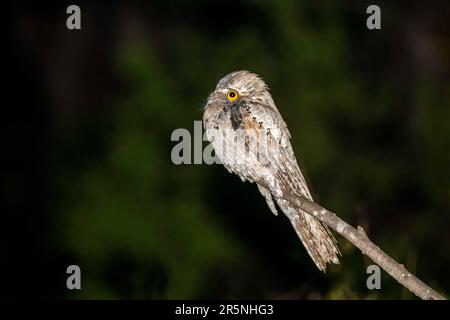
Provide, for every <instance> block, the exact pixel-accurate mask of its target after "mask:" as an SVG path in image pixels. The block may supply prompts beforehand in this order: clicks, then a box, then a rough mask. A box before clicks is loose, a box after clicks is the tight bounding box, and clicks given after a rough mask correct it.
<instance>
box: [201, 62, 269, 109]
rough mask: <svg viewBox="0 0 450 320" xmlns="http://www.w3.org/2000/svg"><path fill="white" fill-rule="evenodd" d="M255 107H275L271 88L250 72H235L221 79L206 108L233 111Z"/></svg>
mask: <svg viewBox="0 0 450 320" xmlns="http://www.w3.org/2000/svg"><path fill="white" fill-rule="evenodd" d="M254 105H259V106H263V107H264V106H266V107H272V106H275V105H274V102H273V99H272V96H271V95H270V92H269V88H268V87H267V85H266V84H265V83H264V81H263V80H262V79H261V78H260V77H259V76H258V75H256V74H254V73H252V72H249V71H245V70H244V71H235V72H232V73H229V74H227V75H226V76H225V77H223V78H222V79H220V81H219V82H218V83H217V86H216V88H215V89H214V91H213V92H212V93H211V94H210V95H209V97H208V101H207V103H206V106H205V108H209V107H222V108H225V109H233V108H235V107H242V106H246V107H249V108H251V107H252V106H254Z"/></svg>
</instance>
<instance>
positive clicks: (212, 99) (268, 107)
mask: <svg viewBox="0 0 450 320" xmlns="http://www.w3.org/2000/svg"><path fill="white" fill-rule="evenodd" d="M203 125H204V128H205V132H206V137H207V139H208V141H210V142H211V144H212V146H213V148H214V151H215V153H216V155H217V157H218V158H219V159H220V161H221V162H222V164H223V165H224V166H225V168H226V169H227V170H228V171H229V172H231V173H234V174H236V175H238V176H239V177H240V178H241V179H242V180H243V181H250V182H254V183H256V184H257V185H258V189H259V191H260V192H261V194H262V195H263V196H264V198H265V199H266V202H267V204H268V206H269V208H270V210H271V211H272V212H273V213H274V214H275V215H277V208H276V206H275V202H276V203H277V205H278V207H279V208H280V209H281V210H282V211H283V213H284V214H285V215H286V216H287V217H288V218H289V220H290V222H291V224H292V226H293V227H294V229H295V231H296V233H297V235H298V237H299V238H300V240H301V242H302V243H303V245H304V246H305V248H306V251H307V252H308V254H309V255H310V256H311V258H312V260H313V261H314V263H315V264H316V266H317V267H318V268H319V269H320V270H321V271H323V272H325V271H326V267H327V263H331V262H333V263H336V264H338V263H339V259H338V256H339V255H340V252H339V249H338V247H337V244H336V240H335V239H334V237H333V235H332V234H331V232H330V231H329V229H328V228H327V226H325V225H323V224H322V223H321V222H320V221H319V220H317V219H316V218H315V217H313V216H311V215H309V214H308V213H306V212H304V211H302V210H299V209H297V208H296V207H294V206H293V205H292V204H291V203H289V202H288V201H286V200H284V199H283V194H290V195H302V196H304V197H306V198H308V199H310V200H312V197H311V193H310V192H309V190H308V186H307V185H306V182H305V179H304V177H303V175H302V173H301V171H300V168H299V166H298V164H297V160H296V158H295V155H294V152H293V149H292V146H291V143H290V138H291V135H290V133H289V130H288V128H287V125H286V123H285V122H284V120H283V118H282V117H281V114H280V112H279V111H278V109H277V107H276V106H275V103H274V101H273V99H272V96H271V94H270V92H269V88H268V87H267V85H266V84H265V83H264V81H263V80H262V79H261V78H260V77H259V76H258V75H256V74H254V73H251V72H249V71H236V72H232V73H230V74H228V75H226V76H225V77H223V78H222V79H221V80H220V81H219V82H218V84H217V86H216V88H215V90H214V91H213V92H212V93H211V94H210V95H209V97H208V100H207V103H206V106H205V108H204V114H203ZM274 200H275V202H274Z"/></svg>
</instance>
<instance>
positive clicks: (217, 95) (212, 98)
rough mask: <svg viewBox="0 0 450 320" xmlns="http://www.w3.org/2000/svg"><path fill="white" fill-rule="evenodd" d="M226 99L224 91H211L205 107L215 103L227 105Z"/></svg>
mask: <svg viewBox="0 0 450 320" xmlns="http://www.w3.org/2000/svg"><path fill="white" fill-rule="evenodd" d="M225 102H226V101H225V99H224V95H223V93H222V92H217V91H214V92H213V93H211V94H210V95H209V97H208V101H207V102H206V105H205V109H206V108H208V107H211V106H214V105H216V106H217V105H219V106H224V105H225Z"/></svg>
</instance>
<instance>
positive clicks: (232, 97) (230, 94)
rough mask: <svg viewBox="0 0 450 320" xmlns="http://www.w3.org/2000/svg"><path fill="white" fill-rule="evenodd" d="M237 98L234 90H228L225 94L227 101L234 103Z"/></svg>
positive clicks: (237, 95)
mask: <svg viewBox="0 0 450 320" xmlns="http://www.w3.org/2000/svg"><path fill="white" fill-rule="evenodd" d="M238 97H239V94H238V93H237V91H236V90H234V89H230V90H229V91H228V92H227V99H228V101H235V100H236V99H237V98H238Z"/></svg>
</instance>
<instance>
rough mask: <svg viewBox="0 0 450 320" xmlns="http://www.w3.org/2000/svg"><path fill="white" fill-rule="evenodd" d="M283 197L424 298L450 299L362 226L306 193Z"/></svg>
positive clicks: (286, 194) (284, 195) (287, 194)
mask: <svg viewBox="0 0 450 320" xmlns="http://www.w3.org/2000/svg"><path fill="white" fill-rule="evenodd" d="M258 184H261V185H262V186H265V184H264V183H261V182H258ZM266 188H267V186H266ZM269 190H270V188H269ZM282 198H283V199H284V200H287V201H288V202H290V203H291V204H293V205H294V206H296V207H297V208H299V209H301V210H303V211H305V212H307V213H309V214H311V215H313V216H314V217H316V218H317V219H319V220H320V221H322V222H323V223H324V224H326V225H327V226H329V227H330V228H331V229H333V230H335V231H336V232H338V233H339V234H340V235H342V236H343V237H344V238H346V239H347V240H348V241H350V242H351V243H353V244H354V245H355V246H356V247H357V248H358V249H359V250H361V252H362V253H363V254H365V255H367V256H368V257H369V258H370V259H372V260H373V261H374V262H375V263H376V264H378V265H379V266H380V267H381V268H383V269H384V270H385V271H386V272H387V273H388V274H389V275H391V276H392V277H393V278H394V279H395V280H397V281H398V282H399V283H400V284H402V285H403V286H404V287H405V288H407V289H408V290H409V291H411V292H412V293H414V294H415V295H416V296H418V297H419V298H421V299H424V300H446V298H445V297H443V296H442V295H440V294H439V293H438V292H436V291H435V290H433V289H432V288H431V287H429V286H428V285H427V284H426V283H424V282H423V281H421V280H420V279H418V278H417V277H416V276H414V275H413V274H412V273H411V272H409V271H408V270H406V268H405V266H404V265H402V264H399V263H398V262H396V261H395V260H394V259H392V258H391V257H390V256H389V255H387V254H386V253H385V252H384V251H383V250H381V249H380V248H379V247H378V246H376V245H375V244H374V243H373V242H372V241H370V239H369V238H368V237H367V235H366V233H365V232H364V230H363V228H362V227H358V229H355V228H353V227H352V226H351V225H349V224H348V223H347V222H345V221H344V220H342V219H341V218H339V217H338V216H336V215H335V214H334V213H332V212H331V211H329V210H327V209H325V208H323V207H322V206H320V205H318V204H317V203H315V202H314V201H310V200H308V199H307V198H305V197H303V196H299V195H294V194H289V193H285V194H283V196H282Z"/></svg>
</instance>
